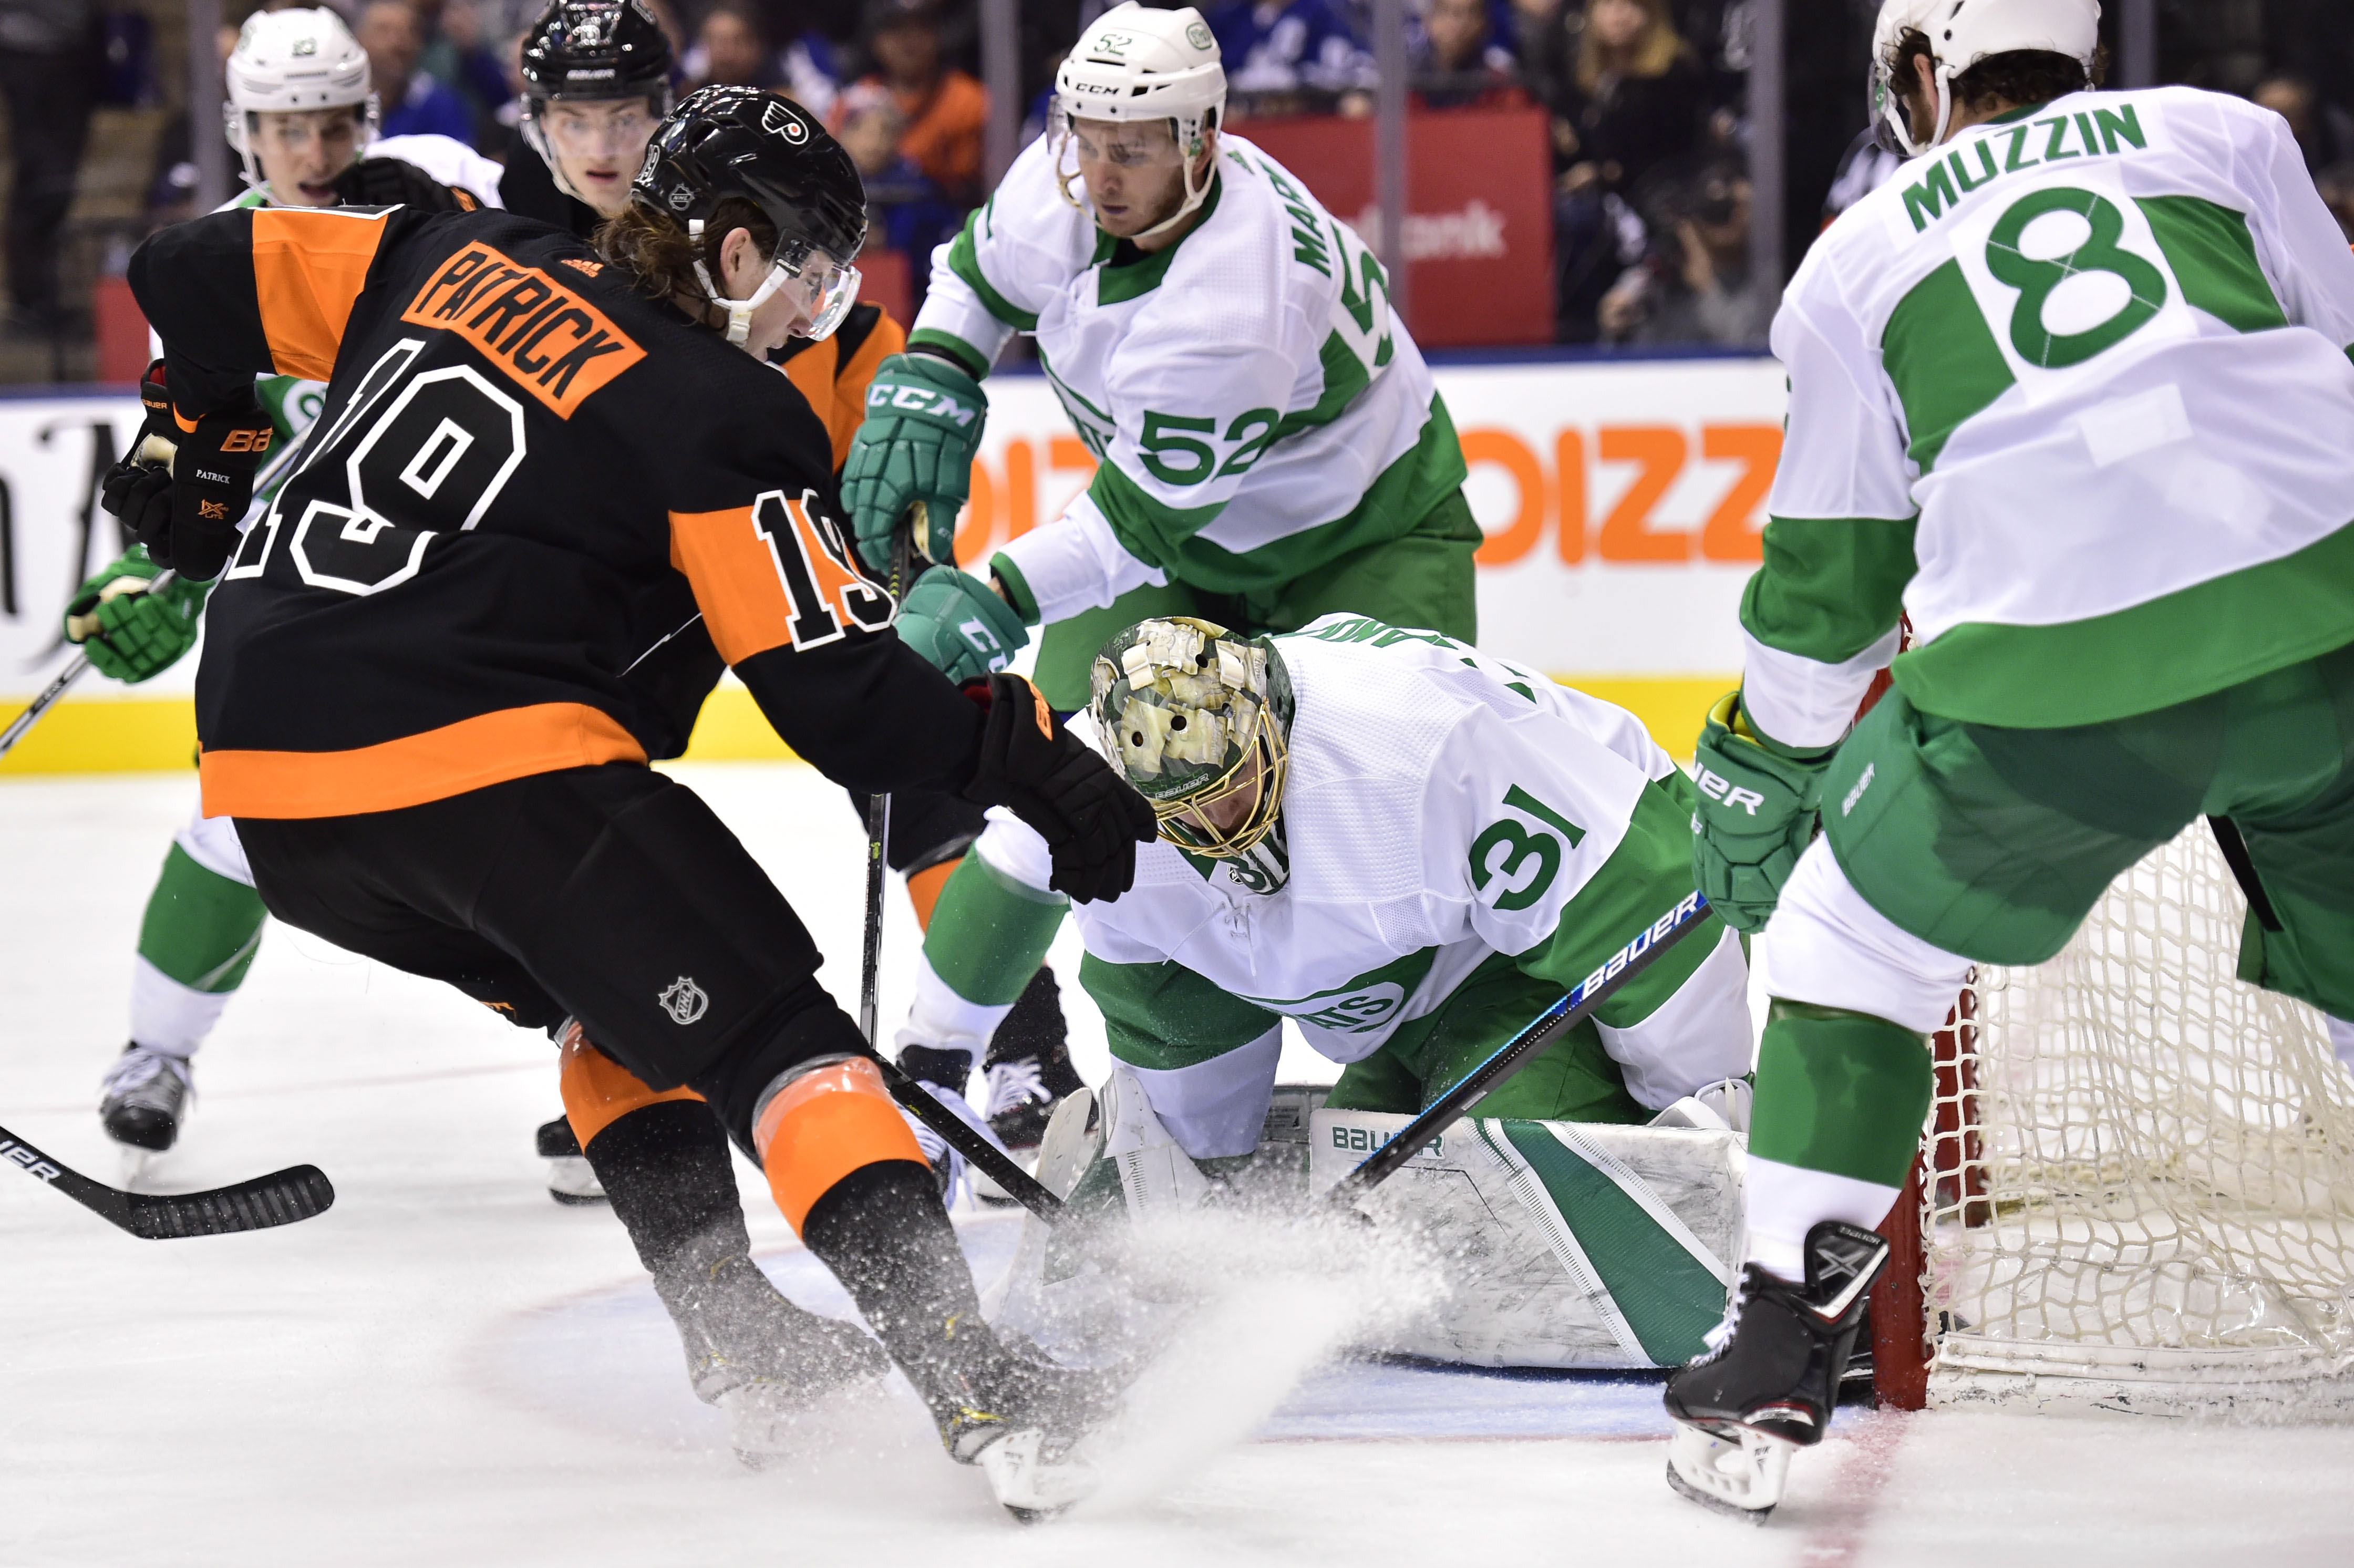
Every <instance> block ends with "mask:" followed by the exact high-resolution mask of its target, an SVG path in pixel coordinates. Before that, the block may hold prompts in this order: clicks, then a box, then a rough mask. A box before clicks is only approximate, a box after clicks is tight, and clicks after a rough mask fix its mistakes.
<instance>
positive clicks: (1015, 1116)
mask: <svg viewBox="0 0 2354 1568" xmlns="http://www.w3.org/2000/svg"><path fill="white" fill-rule="evenodd" d="M981 1076H982V1079H983V1081H984V1082H985V1083H986V1084H987V1085H988V1088H987V1091H986V1093H985V1094H984V1095H983V1097H982V1109H981V1115H982V1117H983V1118H986V1119H987V1121H988V1122H989V1127H990V1130H991V1132H993V1133H995V1134H996V1135H997V1140H998V1141H999V1142H1000V1143H1002V1144H1003V1145H1004V1146H1005V1150H1006V1152H1008V1153H1009V1154H1011V1155H1013V1160H1014V1163H1016V1164H1018V1165H1020V1166H1021V1167H1022V1168H1023V1170H1025V1171H1027V1170H1030V1169H1031V1168H1032V1166H1033V1164H1034V1161H1035V1160H1036V1159H1037V1157H1038V1145H1039V1142H1040V1140H1041V1139H1044V1137H1045V1135H1046V1124H1047V1123H1048V1122H1049V1121H1051V1120H1052V1119H1054V1115H1055V1109H1056V1108H1057V1107H1059V1106H1061V1105H1062V1103H1063V1101H1064V1099H1065V1098H1066V1097H1068V1096H1070V1095H1071V1094H1072V1093H1073V1092H1075V1091H1076V1090H1077V1089H1079V1088H1081V1087H1082V1086H1083V1085H1082V1083H1081V1081H1080V1078H1079V1073H1078V1069H1077V1068H1076V1067H1074V1066H1072V1065H1071V1048H1070V1038H1069V1033H1068V1031H1067V1029H1066V1026H1065V1024H1064V1022H1063V1003H1062V994H1061V991H1060V989H1059V988H1058V987H1057V986H1056V984H1055V971H1054V970H1053V969H1044V968H1042V969H1039V971H1038V972H1037V973H1036V974H1034V975H1033V976H1031V977H1030V983H1029V985H1028V986H1026V987H1025V988H1023V992H1022V995H1021V996H1020V998H1018V999H1017V1000H1016V1001H1014V1003H1013V1012H1009V1013H1007V1014H1006V1015H1005V1018H1004V1021H1003V1022H1001V1023H999V1024H998V1026H997V1032H996V1033H994V1034H992V1035H991V1036H990V1040H989V1055H988V1057H987V1058H986V1059H985V1060H983V1062H982V1063H981ZM972 1188H973V1195H974V1196H975V1197H977V1198H979V1199H980V1200H981V1202H984V1203H989V1204H992V1205H995V1206H997V1207H1000V1208H1002V1207H1006V1206H1009V1205H1011V1204H1012V1203H1013V1202H1014V1200H1013V1197H1012V1195H1011V1194H1009V1193H1007V1192H1005V1190H1004V1189H1002V1187H1000V1186H998V1184H997V1183H996V1182H994V1181H991V1180H990V1179H989V1177H988V1176H987V1175H986V1174H984V1173H981V1172H975V1173H974V1176H973V1179H972Z"/></svg>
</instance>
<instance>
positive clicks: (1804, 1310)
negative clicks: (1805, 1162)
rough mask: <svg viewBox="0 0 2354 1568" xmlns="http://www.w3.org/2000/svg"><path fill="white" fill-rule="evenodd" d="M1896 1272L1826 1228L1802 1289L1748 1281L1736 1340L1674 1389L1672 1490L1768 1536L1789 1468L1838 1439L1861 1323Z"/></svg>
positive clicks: (1758, 1275) (1846, 1227)
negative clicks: (1838, 1415) (1797, 1455)
mask: <svg viewBox="0 0 2354 1568" xmlns="http://www.w3.org/2000/svg"><path fill="white" fill-rule="evenodd" d="M1887 1262H1888V1243H1887V1241H1886V1240H1885V1239H1883V1238H1882V1236H1881V1235H1880V1234H1878V1233H1876V1232H1873V1231H1867V1230H1863V1229H1861V1228H1859V1227H1858V1226H1855V1225H1850V1224H1844V1223H1842V1222H1840V1221H1838V1220H1825V1221H1824V1222H1822V1224H1819V1225H1817V1226H1815V1228H1814V1229H1813V1230H1811V1231H1809V1232H1808V1234H1807V1283H1806V1285H1805V1287H1803V1288H1802V1287H1798V1286H1796V1285H1792V1284H1791V1283H1789V1282H1788V1281H1787V1280H1785V1279H1783V1278H1781V1277H1779V1276H1777V1275H1774V1274H1769V1273H1767V1272H1766V1271H1765V1269H1763V1268H1760V1267H1759V1266H1756V1265H1755V1264H1754V1263H1753V1264H1751V1265H1749V1266H1748V1267H1747V1268H1746V1269H1745V1270H1744V1273H1743V1277H1742V1288H1741V1299H1740V1303H1739V1305H1738V1307H1737V1308H1736V1309H1735V1310H1736V1313H1737V1316H1736V1317H1735V1318H1734V1322H1733V1326H1732V1331H1731V1332H1730V1333H1729V1334H1727V1335H1726V1337H1725V1339H1724V1340H1723V1342H1722V1343H1721V1344H1719V1345H1718V1346H1717V1348H1716V1349H1715V1350H1713V1351H1710V1352H1709V1353H1708V1354H1707V1355H1705V1356H1702V1357H1701V1358H1700V1359H1699V1360H1698V1361H1692V1362H1691V1363H1690V1364H1688V1365H1686V1366H1684V1367H1683V1368H1681V1370H1679V1371H1678V1372H1675V1373H1674V1374H1673V1375H1672V1376H1670V1378H1669V1379H1668V1386H1667V1406H1668V1414H1669V1415H1670V1416H1671V1417H1673V1418H1674V1420H1675V1424H1676V1431H1675V1437H1674V1439H1673V1441H1672V1443H1671V1444H1670V1447H1669V1449H1668V1485H1670V1486H1671V1487H1673V1488H1674V1489H1676V1490H1677V1491H1679V1492H1681V1493H1682V1494H1683V1495H1684V1496H1686V1497H1688V1498H1690V1499H1692V1500H1693V1501H1694V1502H1697V1503H1702V1504H1704V1505H1706V1506H1707V1507H1710V1508H1714V1509H1719V1510H1723V1511H1724V1512H1727V1513H1731V1514H1733V1515H1734V1516H1736V1517H1739V1518H1745V1519H1748V1520H1752V1521H1753V1522H1755V1523H1759V1524H1762V1523H1764V1522H1765V1518H1766V1516H1767V1515H1768V1514H1770V1513H1772V1512H1773V1510H1774V1507H1775V1505H1776V1503H1779V1502H1780V1501H1781V1500H1782V1489H1783V1484H1784V1481H1785V1478H1787V1475H1788V1472H1789V1468H1790V1456H1791V1454H1792V1453H1793V1452H1795V1451H1796V1450H1797V1449H1799V1448H1808V1447H1812V1446H1814V1445H1815V1444H1817V1443H1819V1442H1821V1441H1822V1439H1823V1434H1824V1433H1825V1432H1826V1431H1828V1430H1829V1426H1830V1419H1831V1409H1832V1406H1833V1405H1834V1404H1836V1403H1837V1402H1838V1393H1839V1385H1840V1373H1841V1372H1844V1371H1845V1370H1846V1367H1847V1362H1848V1357H1849V1354H1850V1352H1851V1351H1853V1350H1854V1348H1855V1340H1856V1335H1857V1332H1858V1330H1860V1328H1861V1325H1862V1322H1863V1313H1864V1304H1865V1298H1866V1293H1867V1292H1868V1291H1869V1290H1870V1289H1871V1288H1872V1281H1873V1280H1874V1279H1876V1278H1878V1277H1880V1271H1881V1269H1882V1266H1884V1265H1886V1263H1887Z"/></svg>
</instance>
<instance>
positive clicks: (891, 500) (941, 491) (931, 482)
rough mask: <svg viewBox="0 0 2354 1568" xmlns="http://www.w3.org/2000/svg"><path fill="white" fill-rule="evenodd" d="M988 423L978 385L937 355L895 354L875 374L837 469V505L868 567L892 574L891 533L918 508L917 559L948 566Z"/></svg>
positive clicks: (986, 410) (986, 407)
mask: <svg viewBox="0 0 2354 1568" xmlns="http://www.w3.org/2000/svg"><path fill="white" fill-rule="evenodd" d="M988 423H989V399H988V398H987V397H984V396H983V395H982V393H981V383H980V382H978V381H975V380H974V379H973V378H972V377H971V376H968V375H966V374H965V373H964V371H963V370H962V369H960V367H958V366H954V365H951V364H949V362H948V361H947V360H945V359H942V358H940V357H939V356H938V355H930V354H895V355H892V356H891V357H890V358H888V359H886V360H885V361H884V362H883V363H882V364H881V365H880V366H877V367H876V369H875V379H874V380H873V381H872V382H870V383H869V384H868V385H867V388H866V420H865V423H864V424H862V425H860V426H859V427H858V434H857V436H856V437H855V438H854V440H852V441H851V443H850V457H849V459H848V461H845V462H844V463H843V465H842V499H843V503H844V504H846V505H847V506H849V508H850V518H851V523H852V524H853V526H854V527H855V529H856V530H857V535H858V553H859V555H860V556H863V557H864V559H865V561H866V564H867V565H868V566H870V567H874V568H875V570H876V571H878V572H887V571H889V570H890V569H891V530H892V529H893V528H895V527H896V526H897V525H898V522H899V519H900V518H901V517H903V516H905V515H906V514H907V508H908V507H910V506H912V505H914V504H915V503H917V502H918V501H920V502H922V503H924V504H925V506H926V508H927V509H928V512H929V514H930V524H931V525H930V526H929V527H928V528H927V529H925V530H924V532H923V534H922V535H921V536H919V537H918V538H917V540H916V552H917V554H918V555H920V556H923V557H924V559H925V560H927V561H934V562H938V563H940V564H942V565H947V564H949V563H950V562H952V561H953V560H954V558H955V546H956V522H957V514H958V513H959V512H960V511H961V510H962V509H963V507H964V498H965V493H966V492H967V491H969V490H970V489H971V488H972V456H973V453H975V452H976V451H979V450H981V429H982V428H983V427H984V426H986V425H987V424H988Z"/></svg>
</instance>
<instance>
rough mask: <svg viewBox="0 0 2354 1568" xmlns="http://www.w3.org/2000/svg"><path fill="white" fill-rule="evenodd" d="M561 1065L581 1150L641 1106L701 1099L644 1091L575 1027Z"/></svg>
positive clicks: (685, 1092)
mask: <svg viewBox="0 0 2354 1568" xmlns="http://www.w3.org/2000/svg"><path fill="white" fill-rule="evenodd" d="M561 1061H562V1063H563V1066H562V1073H561V1076H562V1082H563V1087H564V1116H565V1119H566V1120H567V1121H569V1122H570V1123H571V1124H572V1136H573V1137H575V1138H577V1139H579V1140H580V1147H581V1148H583V1149H586V1148H588V1140H589V1139H593V1138H595V1137H596V1136H597V1135H598V1134H599V1133H600V1132H602V1131H604V1130H605V1129H606V1128H609V1127H610V1126H612V1125H613V1124H614V1123H615V1122H617V1121H619V1120H620V1119H621V1118H623V1117H625V1116H627V1115H629V1114H630V1113H631V1111H633V1110H636V1109H638V1108H639V1107H642V1106H656V1105H660V1104H662V1103H663V1101H664V1100H699V1099H701V1098H702V1096H701V1095H698V1094H696V1093H695V1091H694V1090H693V1089H686V1088H678V1089H663V1090H662V1091H660V1092H659V1093H657V1092H656V1091H654V1090H652V1089H650V1088H648V1087H646V1086H645V1084H644V1082H643V1081H642V1079H640V1078H639V1076H638V1075H636V1074H635V1073H632V1072H631V1071H630V1070H629V1069H628V1068H627V1067H624V1066H622V1065H620V1063H619V1062H616V1061H614V1060H613V1058H611V1057H610V1056H608V1055H606V1054H605V1053H603V1052H602V1051H599V1050H598V1049H597V1047H595V1046H594V1045H591V1044H588V1036H587V1035H586V1034H584V1033H581V1031H580V1025H579V1024H578V1023H575V1024H573V1025H572V1027H571V1028H569V1029H567V1030H566V1031H565V1032H564V1045H563V1049H562V1053H561ZM910 1136H913V1135H912V1134H911V1135H910Z"/></svg>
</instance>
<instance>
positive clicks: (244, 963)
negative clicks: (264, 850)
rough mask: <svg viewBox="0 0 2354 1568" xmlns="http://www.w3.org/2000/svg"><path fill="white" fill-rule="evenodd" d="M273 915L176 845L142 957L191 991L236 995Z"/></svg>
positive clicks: (143, 930) (152, 899) (249, 892)
mask: <svg viewBox="0 0 2354 1568" xmlns="http://www.w3.org/2000/svg"><path fill="white" fill-rule="evenodd" d="M268 913H269V912H268V911H267V910H265V909H264V908H263V907H262V905H261V895H260V894H259V893H256V892H255V891H254V890H253V889H252V888H250V887H248V886H246V885H245V884H243V883H241V882H238V881H236V880H234V879H232V878H230V877H226V876H223V875H221V874H219V873H218V872H215V871H207V870H206V869H205V868H204V867H203V866H201V865H198V864H197V863H196V861H195V860H193V859H191V858H190V857H189V855H188V853H187V851H186V850H184V849H182V848H181V847H180V846H179V845H178V844H176V843H175V844H174V845H173V846H172V849H171V853H168V854H166V855H165V856H164V872H163V874H162V875H160V876H158V877H157V878H156V879H155V891H154V892H153V893H151V894H149V895H147V914H146V917H145V918H144V919H143V920H142V921H141V922H140V924H139V956H140V957H141V958H143V959H146V960H147V961H148V962H149V963H151V964H153V965H154V966H155V967H156V968H157V969H161V970H162V971H163V972H164V974H166V975H168V976H170V977H171V978H172V979H173V980H177V981H179V982H180V983H181V984H182V985H184V986H186V987H187V988H188V989H189V990H191V991H209V992H213V993H215V994H218V993H221V992H225V991H235V990H236V989H237V988H238V987H239V985H240V984H242V983H244V980H245V971H246V970H247V969H250V968H252V966H253V955H254V954H255V953H256V952H257V951H259V950H260V946H261V923H262V921H263V919H264V918H266V917H267V916H268Z"/></svg>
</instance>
